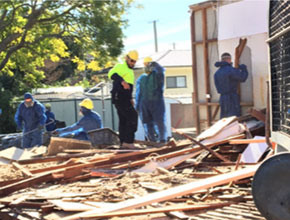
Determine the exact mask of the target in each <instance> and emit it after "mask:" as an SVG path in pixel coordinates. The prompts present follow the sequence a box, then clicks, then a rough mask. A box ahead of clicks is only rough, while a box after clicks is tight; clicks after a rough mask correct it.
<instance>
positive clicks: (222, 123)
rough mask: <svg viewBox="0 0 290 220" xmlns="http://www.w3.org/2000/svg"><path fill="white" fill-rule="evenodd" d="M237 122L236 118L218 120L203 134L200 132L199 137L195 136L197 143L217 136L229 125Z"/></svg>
mask: <svg viewBox="0 0 290 220" xmlns="http://www.w3.org/2000/svg"><path fill="white" fill-rule="evenodd" d="M235 120H237V117H236V116H232V117H228V118H222V119H220V120H218V121H217V122H216V123H214V124H213V125H212V126H211V127H210V128H208V129H206V130H205V131H204V132H202V133H201V134H200V135H198V136H197V139H198V140H199V141H201V140H204V139H206V138H210V137H213V136H215V135H217V134H218V133H219V132H221V131H222V130H223V128H225V127H226V126H228V125H229V124H231V123H232V122H233V121H235Z"/></svg>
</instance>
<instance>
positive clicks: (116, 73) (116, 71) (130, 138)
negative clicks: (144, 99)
mask: <svg viewBox="0 0 290 220" xmlns="http://www.w3.org/2000/svg"><path fill="white" fill-rule="evenodd" d="M108 77H109V78H110V79H112V80H113V88H112V91H111V94H112V103H113V104H114V105H115V107H116V109H117V113H118V116H119V139H120V143H121V144H122V143H133V142H134V139H135V132H136V131H137V125H138V115H137V112H136V110H135V108H134V106H133V105H132V102H131V101H132V92H133V84H134V72H133V69H131V68H129V67H128V65H127V63H126V61H125V62H124V63H120V64H116V65H115V66H114V67H113V68H112V69H111V70H110V71H109V73H108ZM122 81H125V82H127V83H128V84H129V86H130V89H124V88H123V86H122V84H121V83H122Z"/></svg>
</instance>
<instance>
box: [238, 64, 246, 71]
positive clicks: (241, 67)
mask: <svg viewBox="0 0 290 220" xmlns="http://www.w3.org/2000/svg"><path fill="white" fill-rule="evenodd" d="M239 69H242V70H245V69H247V66H246V65H245V64H240V65H239Z"/></svg>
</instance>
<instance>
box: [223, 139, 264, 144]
mask: <svg viewBox="0 0 290 220" xmlns="http://www.w3.org/2000/svg"><path fill="white" fill-rule="evenodd" d="M251 143H266V139H235V140H230V141H229V144H251Z"/></svg>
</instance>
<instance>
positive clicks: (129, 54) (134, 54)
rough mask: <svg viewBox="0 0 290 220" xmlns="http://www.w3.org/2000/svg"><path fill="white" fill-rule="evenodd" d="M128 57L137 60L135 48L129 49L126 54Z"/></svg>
mask: <svg viewBox="0 0 290 220" xmlns="http://www.w3.org/2000/svg"><path fill="white" fill-rule="evenodd" d="M127 56H128V57H130V58H131V59H132V60H136V61H137V60H138V56H139V55H138V52H137V51H136V50H131V51H129V53H128V54H127Z"/></svg>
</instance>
